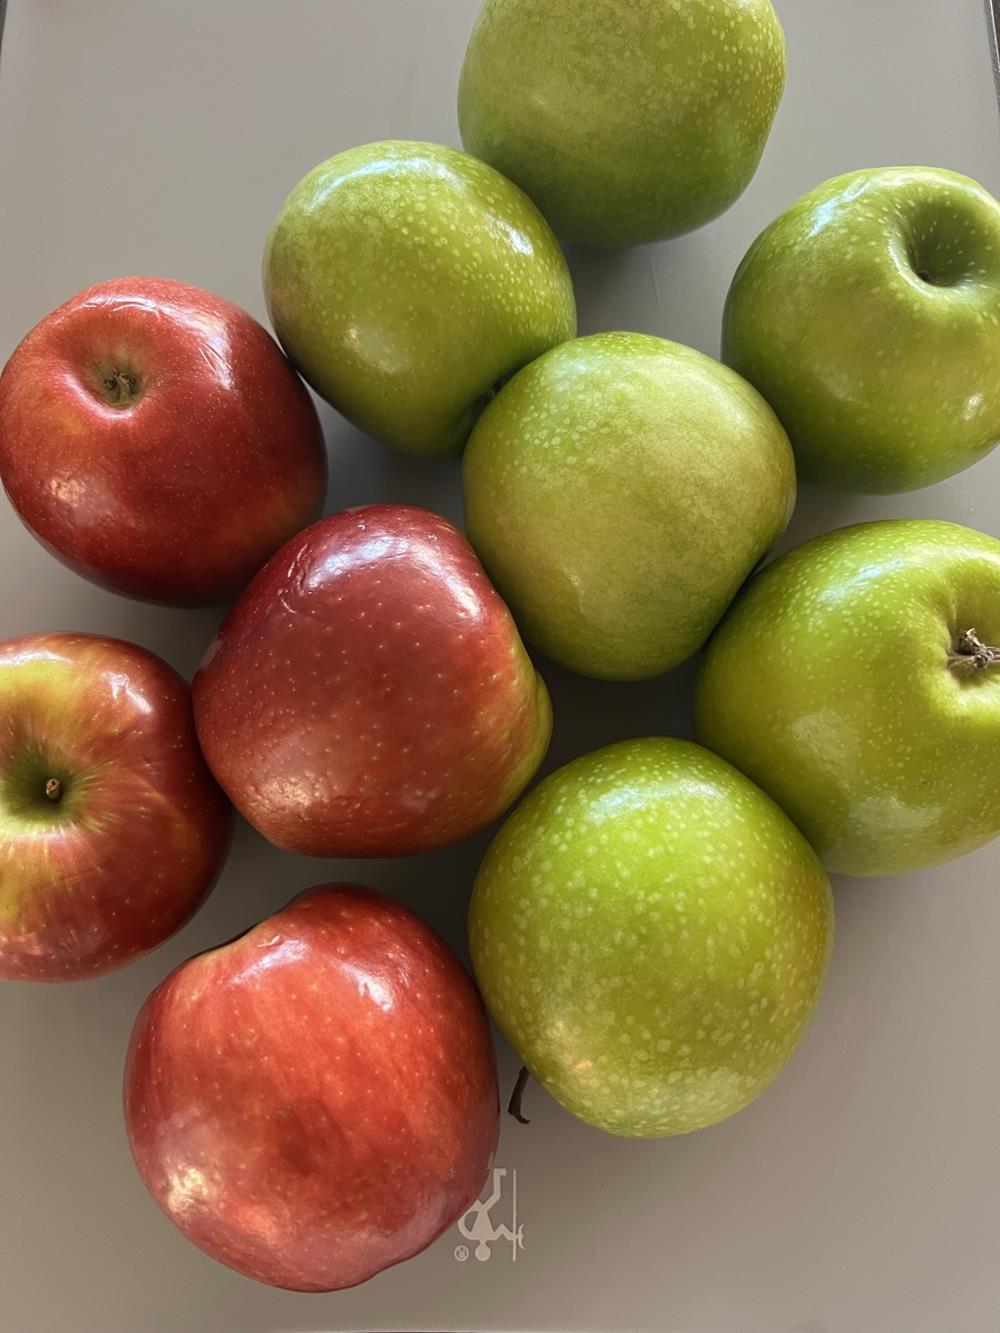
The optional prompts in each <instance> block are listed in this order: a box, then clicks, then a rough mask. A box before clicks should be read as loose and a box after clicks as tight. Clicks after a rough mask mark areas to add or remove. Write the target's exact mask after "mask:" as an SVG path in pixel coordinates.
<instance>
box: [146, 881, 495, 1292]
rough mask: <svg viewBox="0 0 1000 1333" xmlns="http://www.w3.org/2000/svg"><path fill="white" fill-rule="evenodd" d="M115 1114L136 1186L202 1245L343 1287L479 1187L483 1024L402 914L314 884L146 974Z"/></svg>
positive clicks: (253, 1272)
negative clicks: (147, 991)
mask: <svg viewBox="0 0 1000 1333" xmlns="http://www.w3.org/2000/svg"><path fill="white" fill-rule="evenodd" d="M125 1124H126V1129H127V1132H128V1139H129V1143H130V1145H131V1148H132V1153H133V1155H134V1157H135V1161H136V1165H137V1166H138V1168H139V1173H140V1175H141V1176H142V1179H143V1181H144V1182H145V1184H146V1186H147V1188H148V1189H149V1191H150V1193H151V1194H152V1196H153V1198H154V1199H155V1200H156V1202H157V1203H158V1204H159V1206H160V1207H161V1208H162V1209H163V1211H164V1212H165V1213H166V1215H167V1217H169V1218H170V1220H171V1221H172V1222H173V1223H174V1224H175V1225H176V1226H177V1227H179V1228H180V1230H181V1231H182V1232H183V1233H184V1235H185V1236H187V1238H188V1239H189V1240H191V1241H193V1242H194V1244H195V1245H197V1246H198V1247H199V1248H200V1249H202V1250H204V1251H205V1253H206V1254H208V1255H211V1257H212V1258H213V1259H217V1260H218V1261H219V1262H220V1263H223V1264H228V1266H229V1267H230V1268H235V1269H236V1270H237V1271H238V1272H240V1273H243V1274H245V1275H246V1276H247V1277H252V1278H256V1279H257V1280H258V1281H260V1282H268V1283H271V1284H272V1285H273V1286H277V1287H288V1288H290V1289H292V1290H295V1291H333V1290H336V1289H338V1288H341V1287H351V1286H354V1285H355V1284H356V1283H358V1282H364V1281H366V1280H367V1279H368V1278H370V1277H372V1276H374V1274H376V1273H378V1272H381V1271H382V1269H384V1268H388V1267H389V1266H390V1265H391V1264H396V1263H399V1262H400V1261H401V1260H403V1259H409V1258H410V1257H411V1256H413V1255H415V1254H417V1253H419V1252H420V1251H421V1250H423V1249H424V1248H425V1247H426V1246H427V1245H429V1244H430V1243H431V1241H433V1240H434V1239H435V1238H436V1237H437V1236H439V1235H440V1234H441V1233H442V1232H443V1231H445V1230H446V1229H447V1228H448V1227H450V1226H451V1225H452V1224H453V1223H454V1222H455V1221H456V1220H457V1219H458V1218H459V1217H461V1216H462V1214H463V1213H464V1212H465V1211H466V1210H467V1209H468V1208H469V1206H470V1205H471V1204H472V1203H473V1202H474V1200H475V1199H476V1198H477V1197H478V1195H479V1191H480V1190H481V1189H482V1187H483V1181H484V1179H485V1177H486V1173H487V1170H488V1169H489V1166H490V1163H491V1161H492V1158H493V1151H494V1149H495V1147H496V1141H497V1134H498V1130H499V1113H498V1106H497V1076H496V1064H495V1059H494V1054H493V1044H492V1039H491V1037H490V1030H489V1024H488V1023H487V1021H486V1014H485V1012H484V1010H483V1006H482V1002H481V1001H480V999H479V996H478V995H477V994H476V990H475V987H474V986H473V985H472V982H471V980H470V978H469V976H468V973H467V972H466V971H465V969H464V968H463V967H462V965H461V963H460V962H459V961H458V959H457V958H456V957H455V955H454V954H453V953H452V952H451V950H450V949H449V948H448V947H447V945H446V944H445V943H444V941H443V940H441V939H440V938H439V937H438V936H437V935H435V934H434V932H433V931H432V930H431V929H430V928H429V927H428V926H426V925H424V923H423V922H422V921H420V919H419V918H418V917H416V916H414V914H413V913H412V912H410V911H408V910H407V909H406V908H405V907H403V906H402V905H401V904H399V903H396V902H393V901H392V900H391V899H389V898H385V897H383V896H382V895H381V894H378V893H373V892H372V891H371V890H370V889H362V888H358V887H356V886H353V885H325V886H322V887H320V888H315V889H311V890H309V891H308V892H306V893H304V894H302V895H300V896H299V897H298V898H295V899H293V900H292V902H291V903H289V905H288V906H287V907H286V908H284V909H283V910H282V911H280V912H277V913H275V915H274V916H271V917H268V918H267V920H266V921H262V922H261V923H260V925H258V926H255V927H254V928H253V929H252V930H250V931H249V932H247V934H245V935H241V936H240V937H239V938H238V939H236V940H234V941H232V942H230V943H229V944H224V945H222V946H221V948H218V949H212V950H210V951H209V952H208V953H203V954H199V955H198V956H197V957H195V958H191V959H189V960H188V961H187V962H186V963H183V964H182V965H181V966H180V967H179V968H177V970H176V971H174V972H172V973H171V974H170V976H169V977H167V979H166V980H165V981H164V982H162V983H161V984H160V985H159V986H158V987H157V988H156V990H155V991H153V993H152V995H151V996H150V997H149V999H148V1000H147V1001H146V1003H145V1005H144V1006H143V1008H142V1010H141V1012H140V1014H139V1017H138V1018H137V1019H136V1023H135V1028H134V1030H133V1032H132V1039H131V1042H130V1043H129V1049H128V1058H127V1062H126V1067H125Z"/></svg>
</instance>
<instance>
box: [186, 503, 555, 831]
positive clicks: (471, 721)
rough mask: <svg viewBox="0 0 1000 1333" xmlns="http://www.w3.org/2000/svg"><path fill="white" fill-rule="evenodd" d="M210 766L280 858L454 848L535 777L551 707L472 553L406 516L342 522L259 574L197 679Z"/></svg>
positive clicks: (422, 517)
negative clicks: (282, 852) (283, 852)
mask: <svg viewBox="0 0 1000 1333" xmlns="http://www.w3.org/2000/svg"><path fill="white" fill-rule="evenodd" d="M194 705H195V722H196V725H197V728H198V736H199V739H200V741H201V745H202V749H203V750H204V752H205V757H206V759H207V760H208V763H209V767H210V768H211V769H212V772H213V773H214V774H215V776H216V777H217V778H218V780H219V782H220V783H221V784H222V787H223V788H224V789H225V791H226V792H228V794H229V796H230V798H231V800H232V801H233V803H234V805H235V806H236V807H237V809H238V810H239V811H240V812H241V813H242V814H243V815H244V816H245V817H246V818H247V819H248V820H249V821H250V823H251V824H253V825H254V826H255V827H256V828H257V829H259V830H260V832H261V833H263V834H264V835H265V837H267V838H270V840H271V841H272V842H274V843H277V845H278V846H279V847H285V848H287V849H288V850H290V851H295V852H305V853H309V854H312V855H315V856H397V855H404V854H408V853H412V852H419V851H425V850H427V849H429V848H432V847H440V846H444V845H446V844H448V843H451V842H456V841H458V840H459V839H461V838H464V837H466V836H467V835H469V834H471V833H474V832H476V830H477V829H480V828H482V827H483V826H484V825H485V824H488V823H490V822H491V820H493V819H495V818H497V816H499V815H500V814H502V813H503V812H504V810H506V808H507V807H508V806H509V805H510V804H511V802H512V801H513V800H514V799H515V797H516V796H517V795H518V794H519V793H520V792H521V791H522V789H523V788H524V786H525V784H526V783H527V782H528V781H529V779H530V778H531V776H532V774H533V773H534V772H535V770H536V769H537V767H538V765H539V763H540V762H541V760H542V757H543V755H544V753H545V750H546V748H547V746H548V742H549V735H550V732H551V726H552V715H551V708H550V705H549V697H548V692H547V691H546V688H545V685H544V684H543V683H542V681H541V679H540V677H539V676H538V674H537V673H536V671H535V669H534V667H533V666H532V664H531V661H530V659H529V658H528V655H527V653H526V651H525V649H524V645H523V644H522V643H521V640H520V637H519V636H518V633H517V629H516V627H515V625H514V622H513V619H512V618H511V615H510V612H509V611H508V610H507V607H506V606H505V605H504V603H503V602H502V601H501V599H500V596H499V594H498V593H497V592H496V591H495V589H494V588H493V586H492V584H491V583H490V582H489V580H488V579H487V577H486V574H485V573H484V571H483V568H482V566H481V565H480V563H479V561H478V559H477V558H476V555H475V553H474V552H473V550H472V548H471V547H470V546H469V544H468V542H467V541H466V540H465V538H464V537H463V536H462V535H461V533H460V532H459V531H458V530H457V529H456V528H454V527H453V526H452V525H451V524H450V523H449V522H447V520H446V519H443V518H441V517H439V516H438V515H437V514H432V513H429V512H428V511H427V510H426V509H416V508H413V507H411V506H409V505H370V506H366V507H364V508H360V509H348V510H344V511H343V512H341V513H339V514H334V515H332V516H331V517H329V518H325V519H322V520H321V521H320V522H319V523H316V524H314V525H313V526H312V527H311V528H307V529H306V530H305V531H304V532H301V533H299V535H298V536H297V537H295V538H293V539H292V540H291V541H290V542H289V543H288V544H287V545H286V546H285V547H284V548H283V549H282V550H281V551H279V553H278V554H277V555H276V556H275V557H274V559H273V560H271V561H270V563H269V564H268V565H267V566H266V567H265V568H264V569H263V570H261V572H260V573H259V574H258V575H257V577H256V578H255V579H254V580H253V582H252V583H251V584H250V586H249V587H248V588H247V589H246V591H245V592H244V594H243V596H242V597H241V598H240V599H239V601H238V602H237V603H236V605H235V607H234V608H233V610H232V611H231V612H230V614H229V616H228V617H227V619H226V620H225V621H224V623H223V625H222V628H221V629H220V630H219V633H218V635H217V636H216V638H215V641H214V642H213V644H212V645H211V647H210V648H209V650H208V653H207V654H206V657H205V660H204V662H203V663H202V666H201V669H200V670H199V672H198V674H197V675H196V676H195V681H194Z"/></svg>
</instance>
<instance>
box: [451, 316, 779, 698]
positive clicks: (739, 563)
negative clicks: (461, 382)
mask: <svg viewBox="0 0 1000 1333" xmlns="http://www.w3.org/2000/svg"><path fill="white" fill-rule="evenodd" d="M464 470H465V517H466V528H467V531H468V535H469V538H470V540H471V541H472V544H473V546H475V548H476V550H477V551H478V552H479V555H480V557H481V558H482V560H483V563H484V564H485V565H486V568H487V571H488V572H489V574H490V575H491V577H492V578H493V580H494V582H495V583H496V584H497V585H498V587H499V588H500V591H501V593H502V594H503V596H504V598H505V599H506V600H507V602H508V604H509V605H510V607H511V609H512V610H513V612H514V615H515V618H516V619H517V621H518V623H519V625H520V627H521V630H522V632H523V633H524V634H525V635H526V636H527V637H528V638H529V639H531V640H532V641H533V642H534V643H535V644H537V645H538V647H539V648H541V649H542V650H543V651H544V652H546V653H547V654H548V655H549V656H550V657H552V658H554V659H555V660H556V661H557V662H561V663H562V664H563V665H564V666H568V667H571V668H572V669H573V670H575V671H580V672H582V673H583V674H584V675H588V676H598V677H602V678H605V679H612V680H640V679H643V678H645V677H648V676H655V675H658V674H659V673H660V672H663V671H666V670H668V669H669V668H670V667H673V666H676V665H677V663H678V662H681V661H683V660H684V659H685V658H686V657H690V655H691V654H692V653H694V652H695V651H696V650H697V649H698V648H699V647H700V646H701V645H702V643H703V642H704V641H705V639H706V638H707V637H708V635H709V634H710V633H711V631H712V629H713V627H714V626H715V624H716V622H717V621H718V619H719V617H720V616H721V615H722V613H723V611H725V609H726V607H727V606H728V604H729V602H730V601H731V600H732V598H733V596H734V595H735V593H736V592H737V590H738V589H739V587H740V584H741V583H742V582H743V581H744V579H745V578H746V576H747V575H748V574H749V573H750V571H751V570H752V569H753V567H754V565H755V564H756V563H757V561H758V560H759V559H760V557H761V556H762V555H763V554H764V552H765V551H766V550H767V549H768V547H769V546H770V545H771V543H772V542H773V541H774V540H775V539H776V538H777V537H778V536H779V535H780V534H781V533H782V532H783V531H784V528H785V526H786V524H787V522H788V519H789V517H790V515H791V512H792V507H793V505H794V503H795V466H794V461H793V458H792V451H791V448H790V446H789V444H788V439H787V437H786V435H785V433H784V431H783V430H782V428H781V426H780V425H779V423H778V421H777V419H776V418H775V416H774V413H773V412H772V411H771V409H770V408H769V407H768V406H767V404H766V403H765V402H764V400H763V399H762V398H761V397H760V395H759V394H758V393H757V392H756V390H755V389H753V388H751V387H750V385H749V384H747V383H746V382H745V381H744V380H741V379H740V378H739V376H738V375H734V374H733V372H732V371H731V370H728V369H727V368H726V367H725V366H723V365H720V364H719V362H717V361H713V360H712V359H711V358H710V357H707V356H703V355H702V354H701V353H700V352H695V351H692V350H691V349H690V348H688V347H681V346H680V345H678V344H677V343H670V342H665V341H664V340H663V339H662V338H653V337H649V336H647V335H645V334H639V333H601V334H595V335H593V336H591V337H589V338H578V339H575V340H574V341H571V342H567V343H564V344H563V345H562V346H561V347H557V348H555V349H554V350H553V351H551V352H549V353H547V354H546V355H545V356H543V357H541V358H540V359H539V360H538V361H536V362H534V364H533V365H530V366H528V367H527V368H526V369H525V370H522V371H521V372H520V374H518V375H516V376H515V377H514V379H512V380H511V381H510V383H509V384H507V385H506V386H505V387H504V388H503V389H502V390H501V391H500V393H499V394H498V395H497V397H496V398H494V400H493V401H492V402H491V403H490V405H489V407H488V408H487V409H486V411H485V412H484V413H483V415H482V416H481V417H480V419H479V422H478V424H477V426H476V428H475V430H474V432H473V434H472V437H471V439H470V441H469V445H468V448H467V450H466V453H465V460H464Z"/></svg>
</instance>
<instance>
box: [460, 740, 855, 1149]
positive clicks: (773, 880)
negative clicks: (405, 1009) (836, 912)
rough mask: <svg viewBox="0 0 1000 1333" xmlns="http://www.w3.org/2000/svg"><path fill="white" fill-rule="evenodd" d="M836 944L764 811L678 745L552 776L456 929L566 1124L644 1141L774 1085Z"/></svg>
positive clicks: (819, 888)
mask: <svg viewBox="0 0 1000 1333" xmlns="http://www.w3.org/2000/svg"><path fill="white" fill-rule="evenodd" d="M832 940H833V905H832V899H831V895H830V885H829V881H828V880H827V877H826V874H825V872H824V870H823V868H822V866H821V865H820V863H819V861H818V860H817V858H816V856H815V854H814V853H813V851H812V849H811V848H810V847H809V846H808V844H807V843H806V841H805V839H804V838H803V837H802V835H801V834H800V833H799V832H798V830H797V829H796V828H795V827H794V825H793V824H792V823H791V821H790V820H789V819H788V818H787V817H786V816H785V815H784V814H782V812H781V811H780V810H779V809H778V807H777V806H776V805H775V804H774V802H773V801H771V800H770V798H769V797H767V796H765V795H764V793H763V792H762V791H760V789H759V788H757V787H755V786H754V785H753V783H751V782H749V781H748V780H747V779H746V778H744V777H743V776H742V774H740V773H738V772H737V771H736V770H735V769H734V768H732V767H731V766H730V765H729V764H727V763H725V762H724V761H723V760H721V759H719V758H718V756H716V755H713V754H711V753H709V751H707V750H704V749H702V748H701V747H700V746H698V745H693V744H692V743H691V742H689V741H679V740H666V739H650V740H631V741H621V742H619V743H618V744H617V745H610V746H608V747H607V748H606V749H603V750H598V751H596V752H595V753H593V754H589V755H585V756H584V757H583V758H581V759H576V760H574V761H573V762H572V763H570V764H567V765H566V767H565V768H562V769H560V770H559V771H558V772H557V773H554V774H552V776H550V777H549V778H547V779H546V780H545V781H544V782H543V783H542V784H541V785H540V786H539V787H537V788H536V789H535V791H534V792H532V794H531V795H530V796H528V797H527V798H526V799H525V800H524V801H523V802H522V803H521V805H520V806H519V807H518V809H517V810H516V811H515V812H514V814H513V815H511V816H510V818H509V819H508V820H507V822H506V823H505V824H504V826H503V828H502V829H501V830H500V832H499V833H498V834H497V836H496V838H495V839H494V841H493V844H492V845H491V847H490V849H489V851H488V853H487V855H486V859H485V860H484V862H483V864H482V867H481V869H480V871H479V875H478V877H477V879H476V884H475V889H474V891H473V895H472V901H471V904H470V911H469V946H470V950H471V954H472V961H473V966H474V968H475V973H476V978H477V980H478V982H479V986H480V989H481V990H482V993H483V996H484V998H485V1000H486V1004H487V1006H488V1008H489V1009H490V1011H491V1013H492V1015H493V1017H494V1019H495V1020H496V1022H497V1024H498V1026H499V1028H500V1030H501V1032H502V1033H503V1034H504V1036H505V1037H506V1039H507V1040H508V1041H509V1042H510V1044H511V1045H512V1046H513V1047H514V1049H515V1050H516V1051H517V1053H518V1055H519V1056H520V1058H521V1060H522V1061H523V1062H524V1064H525V1065H526V1066H527V1068H528V1069H529V1070H530V1072H531V1073H532V1074H533V1075H534V1077H535V1078H536V1079H538V1080H539V1082H540V1083H542V1084H544V1086H545V1087H546V1088H547V1089H548V1090H549V1092H551V1093H552V1095H553V1096H554V1097H555V1098H556V1099H557V1100H558V1101H559V1102H561V1103H562V1105H563V1106H565V1107H566V1108H567V1109H568V1110H570V1111H572V1112H573V1114H574V1115H576V1116H579V1118H580V1119H581V1120H585V1121H586V1122H587V1123H588V1124H591V1125H594V1126H596V1127H597V1128H599V1129H604V1130H607V1131H609V1132H610V1133H612V1134H621V1135H626V1136H629V1137H634V1138H657V1137H660V1136H663V1135H668V1134H683V1133H687V1132H688V1131H690V1130H694V1129H701V1128H704V1127H705V1126H707V1125H711V1124H714V1123H716V1122H717V1121H719V1120H723V1119H725V1118H726V1117H727V1116H730V1115H732V1114H733V1113H734V1112H735V1111H738V1110H740V1109H741V1108H742V1107H743V1106H745V1105H746V1104H747V1103H748V1102H750V1101H752V1100H753V1099H754V1098H755V1097H757V1096H758V1095H759V1094H760V1093H761V1092H762V1091H763V1090H764V1088H766V1087H767V1085H768V1084H769V1083H770V1082H771V1081H772V1079H774V1078H775V1076H776V1075H777V1074H778V1073H779V1071H780V1070H781V1068H782V1067H783V1065H784V1064H785V1063H786V1062H787V1060H788V1059H789V1057H790V1056H791V1054H792V1052H793V1051H794V1050H795V1047H796V1045H797V1044H798V1042H799V1039H800V1037H801V1036H802V1034H803V1031H804V1030H805V1028H806V1025H807V1023H808V1022H809V1019H810V1016H811V1015H812V1012H813V1009H814V1007H815V1004H816V1001H817V998H818V996H819V993H820V988H821V986H822V982H823V977H824V974H825V972H826V966H827V961H828V958H829V954H830V947H831V944H832Z"/></svg>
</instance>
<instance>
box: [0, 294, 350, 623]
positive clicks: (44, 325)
mask: <svg viewBox="0 0 1000 1333" xmlns="http://www.w3.org/2000/svg"><path fill="white" fill-rule="evenodd" d="M116 399H120V400H121V401H115V400H116ZM326 476H327V463H326V449H325V446H324V443H323V433H322V430H321V429H320V424H319V418H318V417H317V415H316V409H315V408H314V407H313V404H312V400H311V398H310V397H309V394H308V391H307V390H306V388H305V386H304V385H303V384H302V382H301V381H300V380H299V379H298V377H297V376H296V374H295V373H294V371H293V370H292V369H291V367H290V366H289V364H288V362H287V361H286V360H285V358H284V357H283V356H282V354H281V351H280V350H279V348H278V347H277V345H276V344H275V342H274V340H273V338H271V336H270V335H269V334H268V333H267V332H266V330H265V329H263V328H262V327H261V326H260V325H259V324H258V323H257V322H256V321H255V320H253V319H251V318H250V316H249V315H248V314H246V312H245V311H243V310H241V309H239V307H238V306H235V305H233V304H232V303H231V302H229V301H226V300H224V299H223V298H222V297H221V296H215V295H213V294H212V293H211V292H206V291H202V290H201V289H200V288H198V287H190V286H187V285H186V284H185V283H181V282H173V281H171V280H169V279H167V278H143V277H138V278H119V279H116V280H115V281H112V282H102V283H98V284H97V286H95V287H89V288H88V289H87V290H86V291H84V292H80V293H79V295H77V296H74V297H73V298H72V299H71V300H69V301H67V302H66V303H65V305H61V306H60V307H59V308H58V309H57V310H54V311H53V312H52V313H51V314H50V315H47V316H46V317H45V318H44V319H43V320H42V321H41V323H39V324H37V325H36V326H35V328H34V329H32V331H31V332H30V333H29V334H28V335H27V336H26V337H25V338H24V339H23V340H22V342H21V343H20V345H19V346H18V347H17V349H16V351H15V352H14V354H13V356H12V357H11V358H10V360H9V361H8V363H7V366H6V368H5V370H4V372H3V375H2V376H0V477H2V479H3V484H4V487H5V489H6V491H7V494H8V496H9V497H10V500H11V503H12V504H13V506H14V508H15V509H16V510H17V512H18V515H19V516H20V518H21V521H22V522H23V523H24V524H25V526H26V527H27V528H28V529H29V530H30V531H31V532H32V533H33V534H34V536H35V537H37V538H38V540H39V541H40V542H41V543H42V544H43V545H44V546H45V547H46V548H47V549H48V550H49V551H51V552H52V554H53V555H55V556H56V557H57V558H58V559H59V560H61V561H62V562H63V563H64V564H66V565H68V566H69V567H70V568H71V569H74V570H76V572H77V573H78V574H82V575H83V576H84V577H85V578H88V579H90V580H91V581H92V582H94V583H98V584H100V585H101V586H102V587H105V588H110V589H111V590H112V591H113V592H119V593H124V594H125V595H127V596H129V597H136V598H141V599H145V600H149V601H153V602H161V603H166V604H172V605H181V606H194V605H201V604H210V603H215V602H221V601H225V600H227V599H228V598H230V597H231V596H233V595H234V594H235V593H237V592H238V591H239V589H240V588H241V587H243V585H244V584H245V583H246V582H247V580H248V579H249V578H250V577H251V575H253V574H255V573H256V572H257V570H258V569H259V568H260V567H261V565H262V564H264V562H265V561H266V560H268V559H269V558H270V556H272V555H273V554H274V552H275V551H276V550H277V549H278V548H279V547H280V546H281V545H283V543H284V542H285V541H287V539H288V538H289V537H290V536H292V534H293V533H295V532H297V531H298V530H299V529H300V528H302V527H305V525H306V524H307V523H310V522H312V520H313V519H315V518H316V517H318V515H319V514H320V513H321V512H322V509H323V500H324V497H325V495H326Z"/></svg>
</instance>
